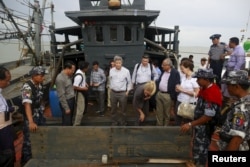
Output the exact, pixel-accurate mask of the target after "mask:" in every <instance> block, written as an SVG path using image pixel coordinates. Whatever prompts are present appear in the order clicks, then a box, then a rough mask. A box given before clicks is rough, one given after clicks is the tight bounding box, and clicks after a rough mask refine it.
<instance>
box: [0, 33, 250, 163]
mask: <svg viewBox="0 0 250 167" xmlns="http://www.w3.org/2000/svg"><path fill="white" fill-rule="evenodd" d="M220 36H221V35H220V34H214V35H212V36H211V37H210V39H211V40H212V43H213V44H212V46H211V47H210V50H209V53H208V55H209V57H208V60H207V59H206V58H202V59H201V67H200V68H199V69H198V70H197V71H196V72H194V71H193V70H194V63H193V60H192V59H193V55H191V56H189V57H188V58H182V60H181V61H180V64H179V70H177V69H176V68H175V67H174V66H173V63H172V61H171V59H170V58H166V59H164V60H163V61H162V62H161V68H159V67H158V62H157V61H153V62H152V63H151V62H150V57H149V56H148V55H146V54H145V55H143V56H142V58H141V62H138V63H137V64H135V66H134V70H133V73H132V75H131V74H130V71H129V70H128V69H127V68H126V67H124V66H123V59H122V57H121V56H119V55H117V56H115V57H114V59H113V60H112V61H110V66H109V68H108V69H105V70H103V69H101V68H100V67H99V62H98V61H94V62H92V68H91V70H90V71H91V72H90V81H89V83H88V81H87V77H86V72H87V71H88V70H89V68H90V67H89V66H90V64H89V63H88V62H83V61H80V62H79V63H78V65H76V64H74V62H72V61H66V62H65V63H64V65H63V69H62V71H61V72H60V73H59V74H58V75H57V77H56V81H55V84H56V90H57V93H58V98H59V102H60V108H61V111H62V125H64V126H72V125H73V126H79V125H81V121H82V118H83V114H84V112H86V107H87V104H88V103H87V102H88V96H87V93H86V92H88V90H89V89H90V88H91V89H92V91H93V93H94V95H95V97H96V102H97V111H96V113H98V114H99V115H100V116H101V117H102V116H104V114H105V109H106V107H107V109H108V110H110V111H111V120H112V126H126V125H127V120H126V110H127V104H128V95H129V93H130V92H131V90H133V100H132V104H133V108H134V110H135V112H136V121H135V125H137V126H141V125H143V124H144V122H145V121H146V120H147V115H148V112H149V108H150V103H152V104H153V105H154V108H155V115H156V126H169V125H170V116H171V109H173V110H174V115H175V117H174V118H175V123H174V124H175V125H176V126H180V131H181V132H183V133H185V132H187V131H190V129H192V133H193V137H192V139H193V144H192V151H193V154H192V155H193V160H194V163H195V164H196V166H205V165H206V161H207V155H208V150H209V146H210V144H211V136H212V134H213V133H215V132H218V129H217V131H216V130H215V129H216V128H218V127H220V130H219V132H220V133H219V134H221V138H220V140H219V142H217V143H216V145H217V146H218V147H217V149H218V150H249V145H248V144H249V140H250V123H249V121H250V107H249V106H250V96H249V92H248V89H249V87H250V80H249V74H248V72H247V71H245V69H244V68H245V53H244V50H243V49H242V47H241V46H239V39H238V38H236V37H232V38H230V40H229V45H226V44H225V43H220V42H219V38H220ZM226 55H230V58H229V61H228V62H227V64H226V72H225V74H223V75H222V74H221V73H222V66H223V63H224V59H225V56H226ZM76 68H78V69H77V70H76ZM75 71H76V72H75ZM30 74H31V80H29V81H28V82H26V83H25V84H24V85H23V88H22V90H21V92H22V93H21V96H22V103H23V105H24V110H25V111H24V126H23V132H24V142H23V149H22V164H23V165H24V164H25V163H26V162H27V161H28V160H29V159H30V158H31V157H32V153H31V144H30V139H29V133H30V132H35V131H36V130H37V128H38V126H42V125H45V122H46V120H45V118H44V116H43V110H44V105H43V101H42V96H43V91H42V82H43V80H44V75H45V69H44V68H43V67H40V66H36V67H34V68H33V69H32V70H31V73H30ZM221 76H222V78H221ZM72 78H73V80H72ZM10 79H11V74H10V72H9V71H8V70H7V69H5V68H4V67H1V68H0V164H1V165H0V166H10V167H12V166H13V163H14V159H15V158H14V146H13V140H14V139H13V137H12V132H11V131H12V127H11V114H12V112H13V111H14V109H13V107H12V106H8V105H7V103H6V100H5V99H4V97H3V96H2V94H1V90H2V88H5V87H6V86H7V85H8V84H9V82H10ZM106 92H107V105H105V99H106V98H105V96H106ZM184 102H187V103H194V102H195V103H196V108H195V110H194V119H193V120H189V119H185V118H182V117H181V116H178V115H177V111H178V106H179V105H180V104H181V103H184ZM225 106H227V110H226V113H227V114H226V117H225V120H222V121H221V119H220V117H222V114H221V111H222V109H223V107H225ZM118 108H119V110H120V112H118Z"/></svg>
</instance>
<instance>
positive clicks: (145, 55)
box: [142, 54, 150, 59]
mask: <svg viewBox="0 0 250 167" xmlns="http://www.w3.org/2000/svg"><path fill="white" fill-rule="evenodd" d="M142 58H143V59H149V58H150V57H149V55H148V54H144V55H143V56H142Z"/></svg>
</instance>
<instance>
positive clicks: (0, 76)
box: [0, 66, 9, 80]
mask: <svg viewBox="0 0 250 167" xmlns="http://www.w3.org/2000/svg"><path fill="white" fill-rule="evenodd" d="M6 72H9V70H7V69H6V68H5V67H3V66H0V80H4V79H5V78H6Z"/></svg>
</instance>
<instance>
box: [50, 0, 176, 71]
mask: <svg viewBox="0 0 250 167" xmlns="http://www.w3.org/2000/svg"><path fill="white" fill-rule="evenodd" d="M118 1H119V0H118ZM110 2H111V1H108V0H95V1H92V0H80V1H79V4H80V11H70V12H65V14H66V16H67V17H69V18H70V19H72V20H73V21H74V22H75V23H77V24H78V26H73V27H66V28H58V29H55V30H53V32H54V34H52V36H53V37H52V38H51V39H52V40H51V43H52V44H53V45H52V46H53V47H52V52H53V53H54V55H55V58H56V57H57V58H58V57H59V56H60V53H61V50H60V49H58V46H59V45H61V44H63V45H65V44H67V43H70V42H71V41H70V38H69V36H75V37H76V38H77V39H81V38H82V39H83V42H82V43H78V44H77V45H76V47H75V48H74V49H70V48H69V49H68V50H67V52H66V53H65V55H64V60H65V59H71V60H74V61H79V60H85V61H88V62H90V63H92V62H93V61H95V60H97V61H99V63H100V67H102V68H105V67H106V66H108V64H109V61H110V60H112V59H113V58H114V56H115V55H119V56H121V57H123V59H124V63H123V65H124V66H125V67H127V68H128V69H129V70H130V71H131V72H132V70H133V68H134V65H135V64H136V63H138V62H140V61H141V57H142V55H143V54H144V53H147V54H149V55H150V57H151V59H158V60H159V62H160V63H161V61H162V60H163V59H164V58H166V57H170V58H172V60H173V63H174V64H175V65H177V61H176V60H177V59H176V57H177V56H178V52H179V41H178V33H179V27H178V26H175V27H174V29H167V28H159V27H151V26H149V25H150V24H151V23H152V22H153V21H154V20H155V19H156V18H157V17H158V15H159V13H160V11H154V10H145V0H136V1H133V2H132V1H127V2H130V3H124V1H119V2H120V3H118V4H120V6H116V4H117V3H116V1H114V3H113V4H112V5H114V6H115V7H112V6H109V5H110ZM58 34H61V35H62V34H64V37H65V38H64V41H63V42H58V41H57V40H56V35H58ZM75 51H76V52H75Z"/></svg>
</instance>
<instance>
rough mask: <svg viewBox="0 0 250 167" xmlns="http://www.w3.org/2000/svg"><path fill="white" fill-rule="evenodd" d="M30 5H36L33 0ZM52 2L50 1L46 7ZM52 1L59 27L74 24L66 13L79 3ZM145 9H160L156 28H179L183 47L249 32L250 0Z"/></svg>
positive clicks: (190, 0)
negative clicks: (213, 36)
mask: <svg viewBox="0 0 250 167" xmlns="http://www.w3.org/2000/svg"><path fill="white" fill-rule="evenodd" d="M23 1H26V2H27V1H28V0H4V2H5V3H6V5H7V6H8V7H10V8H14V9H17V10H18V9H21V8H20V5H21V3H20V2H23ZM30 2H31V3H33V0H30ZM50 2H51V0H47V6H48V4H49V3H50ZM53 2H54V5H55V13H54V19H55V22H56V27H57V28H59V27H64V26H71V25H75V23H74V22H73V21H71V20H70V19H69V18H67V17H66V16H65V14H64V12H65V11H77V10H79V0H53ZM41 4H42V0H40V5H41ZM146 9H148V10H160V15H159V17H158V18H157V20H156V21H155V23H156V26H160V27H167V28H173V27H174V26H175V25H178V26H179V27H180V34H179V39H180V45H181V46H210V45H211V40H210V39H209V36H210V35H212V34H214V33H220V34H221V35H222V37H221V41H224V42H228V40H229V38H230V37H233V36H236V37H239V38H241V36H242V34H243V33H242V32H241V30H242V29H246V27H247V23H248V22H249V14H250V0H146ZM22 12H25V11H22ZM45 20H47V21H49V20H50V10H46V15H45ZM249 27H250V25H248V29H247V30H248V31H247V33H244V34H245V36H246V37H250V28H249Z"/></svg>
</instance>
